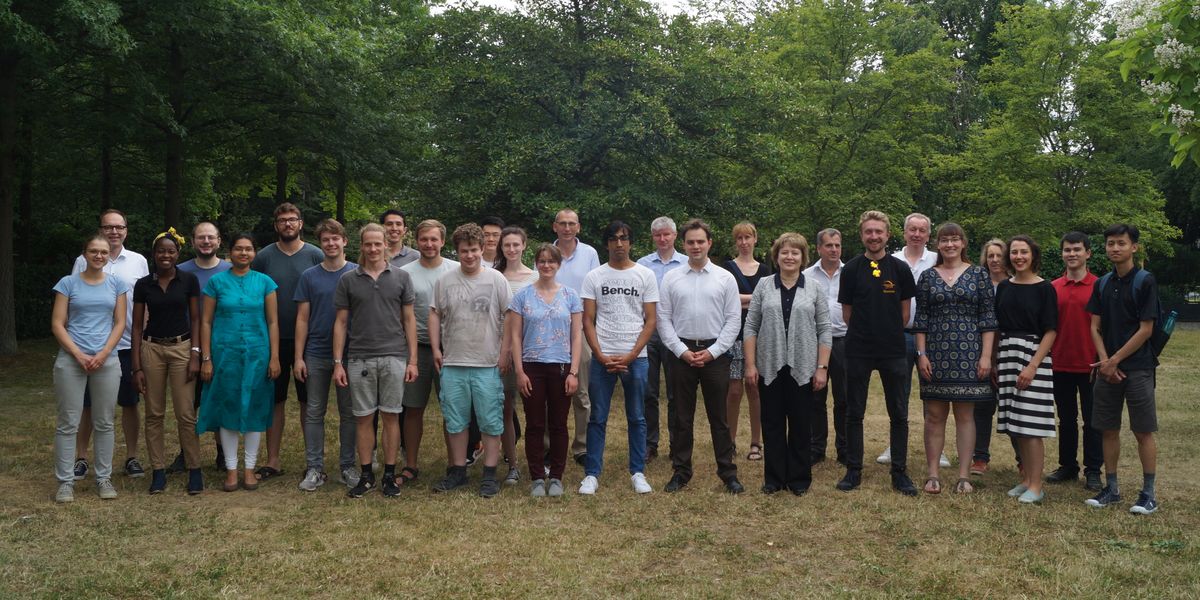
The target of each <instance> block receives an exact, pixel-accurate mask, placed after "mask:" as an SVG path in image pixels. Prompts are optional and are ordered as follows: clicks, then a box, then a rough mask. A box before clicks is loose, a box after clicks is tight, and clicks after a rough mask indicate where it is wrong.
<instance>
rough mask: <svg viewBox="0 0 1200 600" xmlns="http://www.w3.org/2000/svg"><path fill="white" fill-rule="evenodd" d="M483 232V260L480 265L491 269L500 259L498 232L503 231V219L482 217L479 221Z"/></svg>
mask: <svg viewBox="0 0 1200 600" xmlns="http://www.w3.org/2000/svg"><path fill="white" fill-rule="evenodd" d="M479 228H480V229H482V230H483V258H481V259H480V264H482V265H483V266H484V267H487V268H489V269H490V268H492V267H493V266H495V264H496V261H497V260H499V259H500V232H502V231H504V219H501V218H500V217H484V218H483V219H482V220H480V221H479Z"/></svg>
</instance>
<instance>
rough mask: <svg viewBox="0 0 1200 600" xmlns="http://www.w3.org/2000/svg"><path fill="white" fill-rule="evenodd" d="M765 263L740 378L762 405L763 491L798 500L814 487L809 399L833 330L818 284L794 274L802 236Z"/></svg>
mask: <svg viewBox="0 0 1200 600" xmlns="http://www.w3.org/2000/svg"><path fill="white" fill-rule="evenodd" d="M771 258H772V260H773V261H774V262H775V264H776V266H777V267H778V271H777V272H776V273H775V275H774V276H773V277H769V278H764V279H762V280H760V281H759V282H758V286H757V287H755V288H754V295H753V296H752V297H751V298H750V311H749V314H748V315H747V316H746V328H745V333H744V336H743V337H744V339H745V344H744V347H745V354H746V373H745V376H746V382H747V383H748V384H750V385H758V386H759V392H760V397H761V399H762V425H763V443H764V446H765V449H764V450H765V452H764V454H765V455H766V457H765V458H766V460H764V461H763V471H764V477H763V487H762V491H763V493H764V494H773V493H775V492H778V491H781V490H783V489H784V488H787V489H788V490H791V492H792V493H793V494H795V495H797V496H801V495H803V494H804V493H805V492H807V491H808V488H809V486H810V485H812V459H811V457H810V456H809V451H810V444H811V441H812V422H811V421H810V418H811V417H810V415H811V413H812V396H813V391H814V390H820V389H822V388H824V387H825V383H826V380H827V377H828V375H829V353H830V350H831V348H832V347H833V330H832V327H831V325H830V323H829V305H828V302H827V301H826V298H825V290H824V289H822V285H821V282H819V281H815V280H809V281H806V280H805V278H804V275H803V274H802V273H801V272H800V271H801V269H803V268H804V267H805V265H807V264H808V241H807V240H805V239H804V236H802V235H800V234H798V233H791V232H789V233H785V234H783V235H781V236H779V239H777V240H775V243H774V244H772V245H771Z"/></svg>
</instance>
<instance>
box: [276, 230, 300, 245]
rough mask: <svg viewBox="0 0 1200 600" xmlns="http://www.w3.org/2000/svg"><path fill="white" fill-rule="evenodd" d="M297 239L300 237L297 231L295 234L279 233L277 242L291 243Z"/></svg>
mask: <svg viewBox="0 0 1200 600" xmlns="http://www.w3.org/2000/svg"><path fill="white" fill-rule="evenodd" d="M298 237H300V232H299V231H297V232H296V233H280V234H279V241H281V242H288V243H291V242H294V241H296V238H298Z"/></svg>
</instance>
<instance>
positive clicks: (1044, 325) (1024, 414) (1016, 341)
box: [994, 235, 1058, 504]
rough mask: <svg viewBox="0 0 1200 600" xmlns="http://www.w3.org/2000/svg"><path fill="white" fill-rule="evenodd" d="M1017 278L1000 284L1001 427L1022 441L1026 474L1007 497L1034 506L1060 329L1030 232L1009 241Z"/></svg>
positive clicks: (1049, 427)
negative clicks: (1052, 353) (1052, 355)
mask: <svg viewBox="0 0 1200 600" xmlns="http://www.w3.org/2000/svg"><path fill="white" fill-rule="evenodd" d="M1008 265H1009V270H1010V271H1012V272H1013V273H1014V275H1013V277H1012V279H1008V280H1006V281H1001V282H1000V283H999V284H998V285H997V286H996V320H997V321H998V322H999V324H1000V335H999V336H997V338H998V339H999V340H1000V341H999V343H998V348H997V351H996V352H995V353H994V355H995V356H996V357H997V368H996V372H997V374H998V379H999V384H1000V394H999V411H998V415H997V417H996V431H997V432H1000V433H1007V434H1009V435H1010V436H1012V437H1013V438H1015V439H1016V440H1017V446H1018V448H1019V453H1020V456H1021V465H1022V466H1023V467H1024V473H1023V476H1022V480H1021V483H1019V484H1018V485H1017V486H1016V487H1014V488H1012V489H1011V490H1009V491H1008V495H1009V496H1012V497H1016V498H1019V499H1020V501H1021V502H1023V503H1026V504H1030V503H1034V502H1041V501H1042V499H1043V498H1045V496H1046V494H1045V492H1044V491H1043V490H1042V466H1043V464H1044V462H1045V454H1046V450H1045V445H1044V442H1043V440H1044V439H1045V438H1048V437H1054V380H1053V372H1052V371H1051V363H1050V348H1051V347H1053V346H1054V336H1055V330H1056V329H1057V327H1058V300H1057V295H1056V294H1055V292H1054V286H1052V285H1051V284H1050V282H1049V281H1046V280H1045V279H1042V278H1041V277H1039V276H1038V269H1039V268H1040V267H1041V249H1040V248H1038V245H1037V242H1034V241H1033V239H1032V238H1030V237H1029V236H1027V235H1018V236H1016V237H1014V238H1012V239H1011V240H1009V242H1008Z"/></svg>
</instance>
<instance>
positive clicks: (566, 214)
mask: <svg viewBox="0 0 1200 600" xmlns="http://www.w3.org/2000/svg"><path fill="white" fill-rule="evenodd" d="M554 233H555V234H556V235H557V236H558V239H556V240H554V245H555V246H558V251H559V252H561V253H562V257H563V261H562V267H561V268H559V270H558V276H557V277H555V279H556V280H557V281H558V282H559V283H560V284H562V285H565V286H567V287H569V288H571V289H572V290H575V292H576V293H579V292H580V291H582V289H583V278H584V277H586V276H587V274H588V273H590V272H591V271H592V269H595V268H596V267H599V266H600V255H599V254H597V253H596V249H595V248H593V247H591V246H589V245H587V244H585V243H583V242H581V241H579V238H578V237H576V236H578V235H579V213H576V212H575V210H574V209H570V208H564V209H562V210H560V211H558V214H556V215H554ZM591 360H592V351H591V349H590V348H589V347H588V345H587V344H584V345H583V356H582V357H581V359H580V361H579V375H580V377H579V390H578V391H577V392H575V395H574V396H572V397H571V408H572V410H573V411H574V413H575V437H574V439H572V440H571V455H572V456H573V457H574V458H575V462H577V463H579V464H581V465H582V464H583V460H584V457H585V456H587V427H588V413H589V412H590V411H591V406H592V403H591V400H590V398H589V397H588V391H587V389H588V371H589V370H590V367H589V364H590V363H591Z"/></svg>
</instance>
